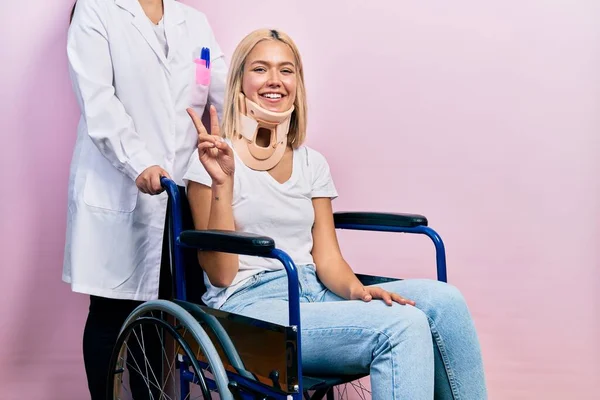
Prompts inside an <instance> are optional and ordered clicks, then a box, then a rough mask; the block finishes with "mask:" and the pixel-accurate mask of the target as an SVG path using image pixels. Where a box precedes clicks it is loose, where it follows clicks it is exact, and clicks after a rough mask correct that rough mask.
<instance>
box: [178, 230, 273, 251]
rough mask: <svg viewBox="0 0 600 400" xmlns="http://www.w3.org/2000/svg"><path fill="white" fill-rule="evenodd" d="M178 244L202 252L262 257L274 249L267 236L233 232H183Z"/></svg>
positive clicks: (271, 240) (271, 241)
mask: <svg viewBox="0 0 600 400" xmlns="http://www.w3.org/2000/svg"><path fill="white" fill-rule="evenodd" d="M179 243H180V244H182V245H184V246H186V247H193V248H196V249H198V250H203V251H218V252H222V253H233V254H245V255H249V256H264V255H268V254H270V253H271V252H272V251H273V249H275V241H274V240H273V239H271V238H270V237H267V236H259V235H255V234H253V233H247V232H235V231H219V230H205V231H192V230H189V231H183V232H181V235H179Z"/></svg>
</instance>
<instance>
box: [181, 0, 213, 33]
mask: <svg viewBox="0 0 600 400" xmlns="http://www.w3.org/2000/svg"><path fill="white" fill-rule="evenodd" d="M175 4H176V5H177V7H179V9H180V10H181V11H182V12H183V13H184V15H185V18H186V19H191V20H192V21H193V22H195V23H200V24H204V25H206V26H207V27H208V18H207V17H206V14H204V13H203V12H202V11H200V10H198V9H197V8H194V7H192V6H189V5H187V4H184V3H182V2H180V1H176V2H175Z"/></svg>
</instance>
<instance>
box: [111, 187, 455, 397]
mask: <svg viewBox="0 0 600 400" xmlns="http://www.w3.org/2000/svg"><path fill="white" fill-rule="evenodd" d="M161 184H162V186H163V188H164V189H165V191H166V192H167V194H168V197H169V203H170V207H169V214H168V216H167V218H169V224H168V229H167V232H165V234H167V235H168V240H169V247H170V256H171V268H172V274H173V278H174V286H175V287H174V298H173V300H172V302H169V301H164V300H157V301H149V302H146V303H144V304H142V305H141V306H140V307H138V309H136V310H135V311H134V312H133V313H132V315H131V316H130V318H128V320H127V321H126V322H125V324H124V325H123V328H122V331H121V333H123V331H125V330H126V328H127V326H128V324H130V323H131V322H132V321H133V320H134V319H135V317H136V316H139V315H140V314H141V313H142V312H143V311H144V310H147V309H149V308H152V307H154V309H160V310H166V309H169V310H172V311H173V310H175V311H173V312H175V313H181V314H182V318H184V319H186V320H188V321H189V324H190V326H193V328H192V329H193V330H194V332H192V334H193V336H194V337H195V338H196V340H197V341H198V339H199V338H200V339H202V341H203V342H204V343H206V340H207V338H208V336H207V335H206V333H205V330H204V328H202V325H201V324H200V323H203V324H205V325H208V327H209V328H210V329H211V330H212V331H214V332H215V333H216V334H217V337H218V338H219V339H220V342H221V343H220V344H221V345H222V346H223V347H224V348H225V349H226V351H227V349H230V352H233V353H235V348H233V349H232V346H233V344H232V343H231V341H230V340H229V341H228V336H227V334H226V333H224V329H223V327H222V326H221V325H220V324H219V323H218V322H216V320H215V321H213V319H214V318H216V317H215V315H216V314H214V313H218V312H219V311H218V310H213V309H210V308H208V307H205V306H199V305H195V304H192V303H189V302H188V300H187V299H188V296H187V290H186V277H185V274H186V268H185V264H184V258H185V257H184V250H185V249H194V250H204V251H217V252H228V253H235V254H240V255H250V256H258V257H266V258H271V259H276V260H278V261H279V262H280V263H281V264H283V266H284V268H285V271H286V272H287V277H288V301H289V303H288V304H289V322H288V326H287V327H282V328H284V329H285V334H286V335H287V338H288V339H289V340H290V341H291V342H292V346H291V352H292V353H293V354H291V355H290V354H287V356H288V360H287V363H288V367H289V368H291V370H292V371H294V372H295V374H293V375H295V379H297V383H295V382H296V381H295V380H294V384H293V385H290V386H289V387H288V388H285V389H282V390H281V389H280V390H275V389H274V388H271V387H268V386H267V385H265V384H263V383H260V382H256V381H255V380H253V379H249V378H248V376H244V375H245V374H244V372H247V371H242V372H241V373H240V372H239V371H238V373H233V372H230V371H228V372H226V371H225V369H224V367H223V363H222V360H221V361H220V362H221V365H220V366H216V367H215V366H214V365H213V367H212V368H213V370H214V371H213V373H215V375H220V376H221V378H220V379H228V389H235V390H236V393H235V398H248V399H253V398H257V397H256V395H257V393H260V398H261V399H262V398H265V399H266V398H273V399H286V400H301V399H302V396H303V393H304V390H305V389H308V388H303V384H302V383H303V374H302V340H301V337H302V335H301V321H300V291H299V282H298V270H297V267H296V265H295V264H294V262H293V260H292V259H291V258H290V257H289V255H288V254H287V253H285V252H284V251H282V250H280V249H278V248H277V247H276V245H275V242H274V241H273V239H271V238H269V237H266V236H258V235H254V234H251V233H242V232H224V231H210V230H206V231H198V230H184V229H183V226H184V224H183V217H182V207H183V205H182V198H181V196H182V194H181V192H180V190H181V188H180V187H179V186H177V184H176V183H175V182H173V181H172V180H170V179H167V178H162V179H161ZM334 222H335V227H336V229H349V230H366V231H380V232H398V233H413V234H422V235H426V236H427V237H429V238H430V239H431V240H432V241H433V244H434V246H435V251H436V265H437V279H438V280H439V281H443V282H447V274H446V254H445V247H444V243H443V241H442V239H441V237H440V236H439V235H438V233H437V232H435V231H434V230H433V229H431V228H430V227H428V221H427V219H426V218H425V217H424V216H422V215H417V214H388V213H365V212H337V213H334ZM357 277H358V278H359V279H360V280H361V282H362V283H363V284H365V285H372V284H378V283H382V282H386V281H391V280H396V279H395V278H382V277H377V276H370V275H361V274H357ZM169 303H171V304H172V306H170V305H169ZM165 307H166V308H165ZM177 310H180V311H177ZM203 310H204V311H203ZM205 311H208V312H205ZM223 313H224V312H223ZM184 314H185V315H184ZM224 314H228V313H224ZM178 315H179V314H178ZM190 316H192V318H194V319H195V320H196V321H193V320H190ZM178 318H179V317H178ZM236 318H237V317H236ZM241 318H242V319H243V318H245V317H241ZM254 321H255V322H257V323H260V321H258V320H254ZM264 324H267V323H266V322H265V323H264ZM198 330H200V331H201V332H199V331H198ZM219 332H222V333H221V334H220V333H219ZM120 336H121V334H120ZM288 345H289V343H288V342H287V341H286V347H289V346H288ZM206 347H209V348H208V349H204V348H203V350H205V351H208V353H211V354H209V356H210V357H208V358H211V357H212V360H213V363H214V358H215V354H216V351H215V350H214V347H213V346H210V345H208V346H206ZM286 351H287V352H288V353H289V352H290V349H289V348H286ZM116 352H117V349H116V348H115V354H116ZM230 352H228V355H229V353H230ZM115 354H113V358H114V357H115ZM235 356H237V354H235ZM217 357H218V355H217ZM282 357H286V354H282ZM234 358H235V357H234ZM180 361H181V360H180ZM240 363H241V361H240ZM290 363H292V364H293V365H291V366H290V365H289V364H290ZM215 368H216V369H215ZM113 373H114V372H113ZM179 374H180V379H179V381H180V390H181V398H184V399H185V398H186V396H188V395H189V393H190V387H189V384H190V383H196V384H198V383H199V382H198V379H197V378H195V377H194V376H192V374H191V373H190V372H189V371H186V370H184V369H180V371H179ZM223 374H226V378H223V376H224V375H223ZM286 376H287V375H286ZM289 378H290V377H289V376H288V379H289ZM292 378H294V377H293V376H292ZM357 378H360V376H357V377H352V379H351V380H354V379H357ZM207 381H208V382H206V384H207V385H208V386H209V387H210V388H213V389H214V388H215V387H216V386H218V385H216V384H215V382H213V381H211V380H210V379H207ZM345 382H349V380H344V379H342V380H341V381H339V382H338V383H345ZM338 383H334V384H332V386H325V387H321V388H320V390H319V391H318V392H319V396H324V395H325V394H327V398H328V399H333V391H332V387H333V386H335V385H336V384H338ZM200 384H202V385H203V384H204V383H202V382H200ZM220 389H221V390H222V385H221V387H220ZM238 389H242V390H238ZM246 390H248V392H246ZM311 390H314V389H311ZM219 395H220V396H221V398H223V399H229V398H234V397H233V395H231V393H221V392H219ZM230 395H231V396H230ZM267 396H268V397H267Z"/></svg>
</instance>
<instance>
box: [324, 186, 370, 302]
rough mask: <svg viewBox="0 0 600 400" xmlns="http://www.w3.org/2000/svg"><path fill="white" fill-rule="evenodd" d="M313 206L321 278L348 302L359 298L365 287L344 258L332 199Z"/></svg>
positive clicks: (326, 199) (325, 199)
mask: <svg viewBox="0 0 600 400" xmlns="http://www.w3.org/2000/svg"><path fill="white" fill-rule="evenodd" d="M312 202H313V207H314V209H315V225H314V227H313V250H312V256H313V259H314V261H315V264H316V265H317V275H318V276H319V279H320V280H321V282H323V284H324V285H325V286H327V288H329V290H331V291H332V292H333V293H335V294H337V295H338V296H340V297H343V298H345V299H352V298H355V296H356V294H358V293H362V292H363V285H362V283H360V281H359V280H358V278H357V277H356V275H355V274H354V272H353V271H352V269H351V268H350V266H349V265H348V263H347V262H346V260H344V257H343V256H342V252H341V250H340V246H339V243H338V240H337V236H336V234H335V225H334V222H333V210H332V207H331V199H329V198H326V197H321V198H315V199H313V201H312Z"/></svg>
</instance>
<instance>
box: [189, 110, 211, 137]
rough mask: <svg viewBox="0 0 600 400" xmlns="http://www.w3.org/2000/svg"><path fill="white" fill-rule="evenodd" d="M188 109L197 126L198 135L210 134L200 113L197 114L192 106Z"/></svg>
mask: <svg viewBox="0 0 600 400" xmlns="http://www.w3.org/2000/svg"><path fill="white" fill-rule="evenodd" d="M186 111H187V113H188V115H189V116H190V117H191V118H192V122H193V123H194V126H195V127H196V131H197V132H198V135H200V136H202V135H208V132H207V131H206V128H205V127H204V124H203V123H202V119H201V118H200V117H199V116H198V114H196V112H195V111H194V110H193V109H192V108H188V109H187V110H186Z"/></svg>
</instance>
